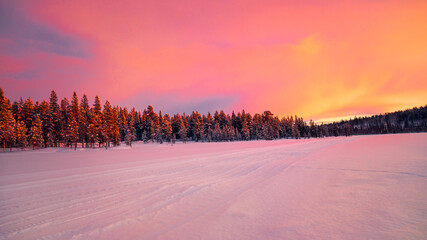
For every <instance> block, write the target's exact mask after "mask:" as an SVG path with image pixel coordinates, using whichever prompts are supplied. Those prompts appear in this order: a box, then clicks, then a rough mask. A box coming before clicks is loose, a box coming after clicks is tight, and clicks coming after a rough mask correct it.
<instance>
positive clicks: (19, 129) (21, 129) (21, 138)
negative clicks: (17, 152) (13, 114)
mask: <svg viewBox="0 0 427 240" xmlns="http://www.w3.org/2000/svg"><path fill="white" fill-rule="evenodd" d="M14 131H15V134H14V136H15V143H16V144H17V146H18V147H21V149H24V148H25V147H26V146H27V129H26V128H25V123H24V122H23V121H17V122H16V124H15V128H14Z"/></svg>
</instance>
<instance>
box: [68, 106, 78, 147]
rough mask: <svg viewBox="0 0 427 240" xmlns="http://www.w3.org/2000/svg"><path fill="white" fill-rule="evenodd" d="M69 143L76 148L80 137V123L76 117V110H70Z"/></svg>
mask: <svg viewBox="0 0 427 240" xmlns="http://www.w3.org/2000/svg"><path fill="white" fill-rule="evenodd" d="M67 138H68V144H69V145H70V146H71V147H73V146H74V150H76V149H77V140H78V139H79V125H78V123H77V121H76V118H75V117H74V111H71V112H70V117H69V120H68V134H67Z"/></svg>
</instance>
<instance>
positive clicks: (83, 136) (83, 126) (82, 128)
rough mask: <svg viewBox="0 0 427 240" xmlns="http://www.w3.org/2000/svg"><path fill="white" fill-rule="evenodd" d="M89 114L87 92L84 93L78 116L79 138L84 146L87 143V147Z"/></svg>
mask: <svg viewBox="0 0 427 240" xmlns="http://www.w3.org/2000/svg"><path fill="white" fill-rule="evenodd" d="M89 115H90V108H89V100H88V98H87V96H86V94H83V97H82V100H81V102H80V111H79V115H78V118H77V119H78V123H79V138H80V140H81V141H82V147H84V146H85V144H86V147H88V142H89V135H88V133H89V130H88V128H89Z"/></svg>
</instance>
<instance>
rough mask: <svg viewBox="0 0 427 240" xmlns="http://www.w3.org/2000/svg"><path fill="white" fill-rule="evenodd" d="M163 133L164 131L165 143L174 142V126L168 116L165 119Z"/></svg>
mask: <svg viewBox="0 0 427 240" xmlns="http://www.w3.org/2000/svg"><path fill="white" fill-rule="evenodd" d="M166 116H167V117H166ZM162 131H163V138H164V139H165V141H167V142H171V141H172V125H171V124H170V120H169V116H168V115H167V114H166V115H165V117H164V118H163V126H162Z"/></svg>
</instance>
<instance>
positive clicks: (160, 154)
mask: <svg viewBox="0 0 427 240" xmlns="http://www.w3.org/2000/svg"><path fill="white" fill-rule="evenodd" d="M0 238H2V239H38V238H40V239H427V134H399V135H378V136H356V137H348V138H346V137H338V138H326V139H304V140H280V141H252V142H233V143H188V144H182V143H178V144H176V145H174V146H170V145H166V144H163V145H158V144H146V145H144V144H135V145H134V147H133V148H129V147H124V146H122V147H119V148H113V149H108V150H105V149H85V150H77V151H73V150H68V149H55V148H51V149H44V150H39V151H25V152H12V153H1V154H0Z"/></svg>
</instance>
